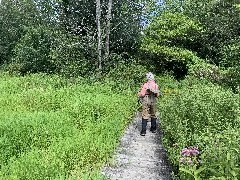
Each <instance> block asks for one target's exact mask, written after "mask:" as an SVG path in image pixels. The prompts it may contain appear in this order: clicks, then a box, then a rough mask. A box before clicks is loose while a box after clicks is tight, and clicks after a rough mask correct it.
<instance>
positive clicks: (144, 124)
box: [140, 119, 147, 136]
mask: <svg viewBox="0 0 240 180" xmlns="http://www.w3.org/2000/svg"><path fill="white" fill-rule="evenodd" d="M146 130H147V119H142V130H141V133H140V135H141V136H145V135H146Z"/></svg>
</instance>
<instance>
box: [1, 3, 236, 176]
mask: <svg viewBox="0 0 240 180" xmlns="http://www.w3.org/2000/svg"><path fill="white" fill-rule="evenodd" d="M97 2H99V4H100V7H99V8H100V16H99V17H98V18H99V22H100V24H101V26H99V28H98V26H97V24H98V23H96V22H97V8H96V1H93V0H88V1H82V0H76V1H70V0H51V1H44V0H0V66H1V70H2V69H3V70H4V71H8V73H10V74H14V75H20V77H10V76H5V75H2V74H1V75H0V92H1V95H2V96H1V97H0V100H1V101H0V107H1V108H0V109H1V111H0V115H1V116H0V135H1V136H0V144H1V146H0V151H1V153H0V154H1V155H0V160H1V163H0V168H1V169H0V176H1V178H2V179H9V178H10V179H19V178H20V179H21V178H22V179H26V177H27V176H29V177H32V179H39V178H44V177H48V178H56V177H57V176H59V178H63V177H69V178H71V177H78V178H79V177H80V178H88V176H89V175H88V174H87V173H86V172H87V171H90V170H91V171H90V172H91V173H95V172H96V170H97V169H98V168H100V167H101V165H102V164H103V162H105V161H106V160H107V159H108V157H109V156H110V155H111V153H112V151H113V150H114V148H115V146H116V142H117V139H118V138H119V136H120V135H121V132H122V130H123V128H124V127H125V125H126V121H127V118H128V117H129V116H130V114H132V113H133V109H134V105H135V104H134V102H133V101H134V99H133V96H132V94H129V92H130V91H134V93H136V92H137V88H139V86H140V84H141V83H142V80H143V78H144V74H145V73H146V72H148V71H153V72H154V73H155V74H156V75H164V76H163V77H162V78H157V82H158V83H159V85H160V87H161V88H162V91H163V94H164V96H163V98H162V99H161V100H160V106H159V110H160V112H161V126H162V127H161V128H162V129H163V131H164V145H165V147H166V148H167V150H168V154H169V159H170V160H171V162H172V163H173V164H174V166H175V167H176V171H175V173H176V176H177V177H178V178H180V179H191V178H192V177H195V178H198V179H199V178H202V179H234V180H235V179H239V178H240V177H239V174H240V173H239V172H240V170H239V168H240V167H239V159H240V157H239V149H240V148H239V145H238V142H239V133H240V132H239V129H240V127H239V121H240V119H239V104H240V102H239V101H240V100H239V92H240V18H239V17H240V1H239V0H204V1H199V0H165V1H161V0H132V1H129V0H122V1H120V0H116V1H113V2H112V1H105V0H104V1H103V0H98V1H97ZM110 2H112V4H111V3H110ZM110 4H111V5H112V6H110ZM109 7H112V11H111V12H109ZM109 13H110V14H109ZM109 15H110V16H109ZM108 33H109V34H108ZM108 35H109V36H108ZM99 37H100V38H99ZM108 37H109V39H108ZM99 45H100V46H99ZM99 47H101V48H100V49H99ZM99 50H100V53H99ZM108 50H109V53H108ZM99 57H101V66H102V68H101V69H100V68H99V67H100V66H99V64H100V58H99ZM99 69H100V70H99ZM42 72H43V73H47V74H51V76H50V77H48V76H46V75H32V74H34V73H42ZM54 74H55V75H57V76H55V75H54ZM58 75H61V76H65V77H67V78H68V79H62V78H60V77H59V76H58ZM165 75H167V76H165ZM169 75H170V76H169ZM21 76H26V77H21ZM172 76H173V77H174V78H175V79H177V80H179V81H176V80H175V79H173V78H171V77H172ZM75 78H79V79H80V80H79V79H77V80H79V81H76V79H75ZM185 78H186V79H185ZM184 79H185V80H184ZM180 80H181V81H180ZM72 81H74V82H75V81H76V82H78V83H79V84H75V83H71V82H72ZM99 81H100V82H101V83H100V82H99ZM87 84H92V85H91V86H90V85H87ZM115 91H118V92H119V93H116V92H115ZM79 97H81V98H79ZM109 97H111V101H110V99H109ZM122 105H123V106H124V107H126V109H124V108H122ZM113 107H114V108H113ZM119 111H120V112H121V113H119ZM106 122H108V125H107V126H108V127H106ZM116 124H117V126H116ZM94 133H95V134H98V135H99V136H98V137H96V136H94ZM106 138H108V139H109V141H108V142H107V143H106V142H105V141H104V139H106ZM108 143H109V144H108ZM111 144H113V145H111ZM93 147H94V148H93ZM79 149H81V151H79ZM181 150H182V154H180V153H181ZM96 154H99V156H96ZM185 156H187V157H185ZM187 161H191V163H193V164H191V166H189V165H190V164H187V163H186V162H187ZM194 163H195V164H194ZM77 167H78V168H77ZM95 175H96V174H95ZM93 176H94V175H93ZM96 177H97V175H96ZM97 178H99V177H97Z"/></svg>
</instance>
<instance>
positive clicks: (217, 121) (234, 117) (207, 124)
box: [159, 77, 240, 179]
mask: <svg viewBox="0 0 240 180" xmlns="http://www.w3.org/2000/svg"><path fill="white" fill-rule="evenodd" d="M178 87H179V88H178V89H175V90H172V91H170V92H169V93H168V94H167V95H165V96H164V97H163V98H162V99H161V101H160V105H159V108H160V112H161V126H162V128H163V131H164V136H163V142H164V146H165V147H166V148H167V151H168V154H169V158H170V160H171V161H172V162H173V164H174V165H175V166H179V167H182V164H181V162H180V158H181V156H180V152H181V150H182V149H183V148H185V147H189V146H198V148H199V149H200V151H201V156H200V158H201V164H200V165H199V166H198V168H200V167H202V168H205V170H204V171H202V172H201V173H200V174H201V177H202V178H203V179H210V178H211V177H212V178H213V177H215V178H221V177H222V178H223V177H224V178H230V179H231V178H234V177H237V178H239V175H240V174H239V173H238V172H239V169H238V168H239V165H238V160H239V158H240V156H239V154H238V153H237V152H238V151H236V150H235V149H239V148H240V147H239V145H238V143H237V142H238V141H239V138H238V136H239V133H240V131H239V129H240V125H239V120H240V107H239V104H240V98H239V95H237V94H234V93H232V92H231V91H230V90H226V89H224V88H223V87H220V86H218V85H213V84H211V83H209V82H208V81H205V80H202V81H199V80H198V79H194V78H193V77H189V78H188V79H186V80H185V81H182V82H181V85H179V86H178ZM223 139H225V140H223ZM216 142H218V143H220V144H217V145H216ZM227 150H229V152H227ZM219 156H221V158H219ZM216 159H218V160H216ZM189 168H191V166H189ZM219 168H221V172H219V173H216V172H217V171H218V170H219ZM188 170H189V169H188ZM224 172H225V174H224ZM233 172H234V173H235V174H236V175H233ZM180 177H182V179H184V177H185V179H186V177H187V176H186V174H185V173H183V172H180Z"/></svg>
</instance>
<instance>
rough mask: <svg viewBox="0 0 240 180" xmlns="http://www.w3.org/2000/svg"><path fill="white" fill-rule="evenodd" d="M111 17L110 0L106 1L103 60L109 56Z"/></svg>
mask: <svg viewBox="0 0 240 180" xmlns="http://www.w3.org/2000/svg"><path fill="white" fill-rule="evenodd" d="M111 18H112V0H109V1H108V12H107V27H106V47H105V48H106V50H105V60H108V57H109V39H110V38H109V36H110V28H111Z"/></svg>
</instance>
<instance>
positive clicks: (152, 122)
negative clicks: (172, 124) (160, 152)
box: [150, 118, 157, 133]
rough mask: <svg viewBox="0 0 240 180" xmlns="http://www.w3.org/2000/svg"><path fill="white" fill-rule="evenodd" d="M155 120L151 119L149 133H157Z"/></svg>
mask: <svg viewBox="0 0 240 180" xmlns="http://www.w3.org/2000/svg"><path fill="white" fill-rule="evenodd" d="M156 120H157V119H156V118H151V128H150V131H151V132H152V133H156V131H157V123H156Z"/></svg>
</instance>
